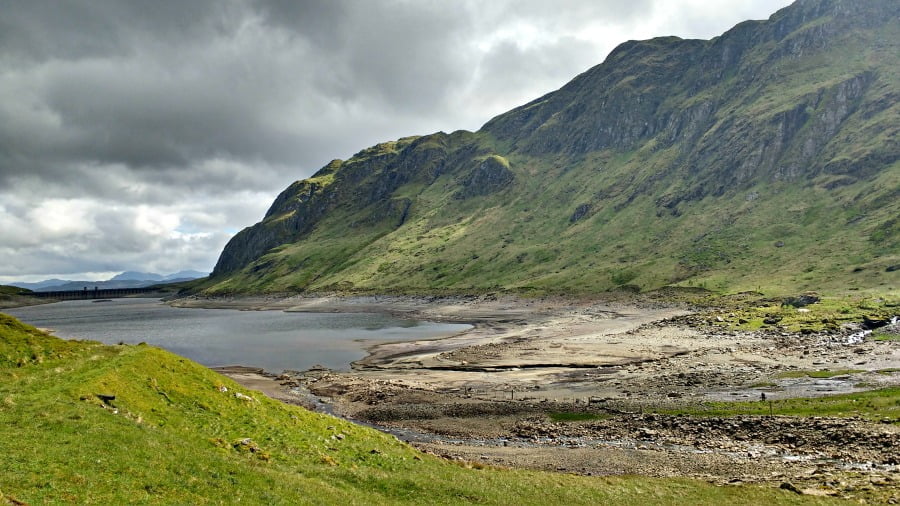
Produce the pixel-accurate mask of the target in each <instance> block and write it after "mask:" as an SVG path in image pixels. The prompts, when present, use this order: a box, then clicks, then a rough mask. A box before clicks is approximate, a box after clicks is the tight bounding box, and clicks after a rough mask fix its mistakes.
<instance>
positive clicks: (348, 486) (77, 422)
mask: <svg viewBox="0 0 900 506" xmlns="http://www.w3.org/2000/svg"><path fill="white" fill-rule="evenodd" d="M0 357H3V361H2V363H0V438H2V440H3V441H5V442H6V444H5V445H4V448H3V450H2V451H3V457H2V459H0V498H2V499H5V500H6V502H15V501H23V502H26V503H29V504H39V503H63V502H72V503H95V504H123V503H135V502H141V503H151V504H208V503H229V504H231V503H235V502H241V503H250V504H404V503H408V504H422V503H432V504H459V503H478V504H514V503H515V504H647V503H653V504H762V503H767V504H768V503H784V504H800V503H824V502H826V501H825V500H823V499H816V498H809V497H801V496H798V495H796V494H792V493H789V492H785V491H781V490H777V489H772V488H760V487H751V486H742V487H715V486H712V485H709V484H706V483H703V482H700V481H694V480H688V479H649V478H638V477H610V478H587V477H578V476H572V475H563V474H550V473H540V472H531V471H519V470H502V469H494V468H490V467H486V466H481V465H466V464H458V463H452V462H448V461H444V460H441V459H438V458H436V457H433V456H430V455H426V454H422V453H420V452H418V451H417V450H415V449H413V448H411V447H409V446H407V445H406V444H403V443H401V442H399V441H398V440H396V439H395V438H393V437H391V436H388V435H385V434H382V433H380V432H377V431H374V430H371V429H368V428H364V427H361V426H357V425H354V424H351V423H349V422H346V421H343V420H339V419H336V418H333V417H329V416H326V415H320V414H316V413H312V412H309V411H306V410H304V409H301V408H299V407H295V406H289V405H285V404H282V403H279V402H276V401H273V400H270V399H268V398H266V397H264V396H262V395H261V394H259V393H258V392H254V391H250V390H247V389H244V388H242V387H240V386H238V385H237V384H236V383H234V382H232V381H230V380H229V379H227V378H224V377H222V376H220V375H218V374H216V373H214V372H212V371H210V370H209V369H206V368H204V367H202V366H200V365H198V364H196V363H193V362H191V361H189V360H187V359H184V358H181V357H178V356H176V355H173V354H171V353H168V352H165V351H163V350H160V349H157V348H153V347H150V346H146V345H137V346H106V345H101V344H98V343H94V342H87V341H62V340H59V339H56V338H53V337H49V336H47V335H45V334H43V333H41V332H39V331H38V330H36V329H34V328H33V327H30V326H27V325H23V324H21V323H19V322H18V321H17V320H15V319H13V318H11V317H8V316H5V315H0ZM226 389H227V390H226ZM237 393H240V394H242V395H246V396H250V397H253V398H254V400H252V401H248V400H243V399H241V398H239V397H236V395H235V394H237ZM98 394H102V395H114V396H115V399H114V400H110V401H107V402H106V403H104V401H103V400H101V398H100V397H99V396H98ZM248 439H249V441H248ZM17 504H18V503H17Z"/></svg>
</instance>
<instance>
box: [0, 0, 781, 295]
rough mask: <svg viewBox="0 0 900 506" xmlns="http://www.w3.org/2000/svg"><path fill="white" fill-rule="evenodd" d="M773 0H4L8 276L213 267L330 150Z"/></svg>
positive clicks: (460, 124) (558, 80)
mask: <svg viewBox="0 0 900 506" xmlns="http://www.w3.org/2000/svg"><path fill="white" fill-rule="evenodd" d="M764 3H765V5H763V6H760V5H762V4H763V2H755V1H752V0H735V2H731V3H727V4H726V3H716V4H709V3H707V2H701V1H700V0H683V1H682V2H678V3H677V4H676V3H673V2H669V1H662V0H629V1H624V0H615V1H596V0H560V1H559V2H546V1H543V0H519V1H510V0H493V1H490V2H483V1H476V0H467V1H454V2H446V1H438V0H416V1H413V0H383V1H357V0H318V1H313V0H296V1H295V0H259V1H251V0H191V1H184V0H153V1H122V0H66V1H41V0H30V1H22V2H17V1H11V0H0V230H2V234H3V237H2V239H3V240H2V241H0V243H2V244H0V265H2V266H4V267H5V269H0V281H2V280H7V281H8V280H10V279H14V278H17V277H20V276H22V275H32V274H33V275H35V276H39V275H41V274H42V273H47V274H67V273H84V272H102V271H119V270H125V269H135V270H152V269H156V270H159V271H175V270H180V269H182V268H196V269H209V268H211V266H212V264H213V262H214V261H215V258H216V256H217V254H218V251H219V250H220V248H221V247H222V245H223V244H224V242H225V241H226V240H227V237H228V235H229V234H230V233H233V232H234V231H236V230H238V229H240V228H243V227H244V226H247V225H250V224H252V223H253V222H254V221H256V220H258V219H259V218H260V217H261V215H262V213H263V212H264V210H265V209H266V208H267V207H268V205H269V204H270V203H271V200H272V198H274V196H275V195H276V194H277V193H278V191H280V190H281V189H282V188H283V187H284V186H286V185H287V184H289V183H290V182H291V181H293V180H295V179H298V178H301V177H305V176H308V175H309V174H311V173H312V172H314V171H315V170H316V169H317V168H318V167H320V166H322V165H324V164H325V163H326V162H327V161H328V160H330V159H332V158H339V157H340V158H345V157H348V156H350V154H352V153H354V152H357V151H359V150H360V149H362V148H364V147H367V146H369V145H371V144H374V143H375V142H380V141H384V140H389V139H394V138H397V137H401V136H405V135H412V134H425V133H430V132H433V131H436V130H446V131H451V130H454V129H457V128H468V129H476V128H478V127H479V125H480V124H482V123H483V122H484V121H486V120H488V119H489V118H490V117H491V116H493V115H495V114H497V113H500V112H502V111H504V110H506V109H508V108H511V107H513V106H515V105H518V104H521V103H524V102H525V101H527V100H530V99H532V98H534V97H536V96H538V95H540V94H543V93H546V92H548V91H551V90H552V89H555V88H557V87H559V86H561V85H562V84H564V83H565V82H566V81H567V80H568V79H570V78H571V77H573V76H574V75H576V74H578V73H580V72H582V71H584V70H586V69H587V68H588V67H590V66H592V65H594V64H597V63H599V62H600V61H602V59H603V57H604V56H605V54H606V53H607V52H608V51H609V50H610V49H612V48H613V47H614V46H615V45H616V44H617V43H619V42H622V41H623V40H625V39H628V38H637V37H649V36H654V35H666V34H669V33H673V31H674V32H676V33H678V34H679V35H683V36H684V35H691V34H694V35H697V34H699V36H707V37H708V36H712V35H715V34H717V33H719V32H720V31H722V30H723V29H726V28H728V23H731V24H734V23H736V22H738V21H740V20H741V19H743V18H744V17H751V16H755V17H764V16H761V15H760V14H765V15H768V13H770V12H774V10H775V9H776V8H778V7H781V6H783V5H784V4H785V3H786V1H784V0H766V1H765V2H764ZM673 5H674V7H673ZM729 16H731V18H729ZM726 18H727V19H731V21H729V22H725V23H723V21H722V20H723V19H726ZM732 18H733V19H732ZM670 28H671V30H670Z"/></svg>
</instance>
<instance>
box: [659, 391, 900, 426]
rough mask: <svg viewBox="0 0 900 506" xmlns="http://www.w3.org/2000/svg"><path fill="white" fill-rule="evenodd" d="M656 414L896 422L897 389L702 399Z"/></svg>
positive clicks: (899, 419) (899, 396)
mask: <svg viewBox="0 0 900 506" xmlns="http://www.w3.org/2000/svg"><path fill="white" fill-rule="evenodd" d="M770 410H771V411H770ZM655 412H657V413H662V414H673V415H693V416H735V415H768V414H770V412H771V414H774V415H786V416H835V417H854V416H858V417H862V418H866V419H870V420H883V419H890V420H893V423H900V388H898V387H892V388H883V389H879V390H870V391H866V392H858V393H852V394H843V395H833V396H827V397H814V398H796V399H781V400H775V401H757V402H753V401H750V402H705V403H703V404H702V405H700V406H692V407H686V408H680V409H659V410H655Z"/></svg>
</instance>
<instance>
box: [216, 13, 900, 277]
mask: <svg viewBox="0 0 900 506" xmlns="http://www.w3.org/2000/svg"><path fill="white" fill-rule="evenodd" d="M898 19H900V4H898V3H897V2H895V1H892V0H867V1H866V2H856V1H842V0H800V1H798V2H796V3H794V4H793V5H791V6H790V7H787V8H785V9H782V10H781V11H779V12H777V13H775V14H774V15H773V16H772V17H771V18H770V19H769V20H767V21H748V22H745V23H741V24H739V25H737V26H736V27H734V28H733V29H732V30H729V31H728V32H726V33H725V34H723V35H722V36H720V37H717V38H715V39H712V40H709V41H701V40H682V39H678V38H675V37H661V38H656V39H652V40H648V41H629V42H626V43H624V44H622V45H620V46H619V47H618V48H616V49H615V50H614V51H613V52H612V53H611V54H610V55H609V56H608V57H607V59H606V61H604V62H603V63H602V64H600V65H598V66H596V67H594V68H592V69H590V70H588V71H587V72H585V73H583V74H581V75H580V76H578V77H576V78H575V79H573V80H572V81H571V82H570V83H569V84H567V85H566V86H564V87H563V88H561V89H560V90H558V91H556V92H553V93H550V94H548V95H546V96H544V97H541V98H539V99H537V100H534V101H532V102H530V103H528V104H525V105H523V106H521V107H518V108H516V109H514V110H512V111H510V112H508V113H506V114H503V115H500V116H498V117H496V118H494V119H492V120H491V121H489V122H488V123H487V124H486V125H485V126H484V127H483V128H482V129H481V130H480V131H479V132H475V133H471V132H454V133H453V134H445V133H437V134H433V135H428V136H423V137H414V138H412V137H411V138H406V139H401V140H398V141H396V142H389V143H384V144H380V145H378V146H375V147H372V148H369V149H366V150H364V151H361V152H360V153H357V154H356V155H354V157H352V158H351V159H350V160H347V161H334V162H332V163H331V164H329V165H328V166H326V167H324V168H323V169H322V170H321V171H319V172H318V173H317V174H316V175H315V176H313V177H312V178H310V179H308V180H304V181H299V182H297V183H294V184H293V185H291V187H289V188H288V189H286V190H285V191H284V192H283V193H282V194H281V195H279V196H278V198H277V199H276V201H275V203H274V204H273V205H272V207H271V209H270V210H269V212H268V213H267V214H266V216H265V218H264V219H263V221H262V222H260V223H258V224H256V225H254V226H252V227H249V228H247V229H245V230H243V231H242V232H240V233H239V234H238V235H236V236H235V237H234V238H233V239H232V241H231V242H230V243H229V244H228V246H227V247H226V248H225V250H224V252H223V253H222V256H221V258H220V260H219V263H218V264H217V266H216V268H215V271H214V273H213V276H214V278H215V280H216V282H215V283H214V284H213V285H211V286H210V289H211V290H213V291H215V290H223V291H225V290H245V289H246V290H279V289H292V290H303V289H322V288H328V287H331V286H338V285H339V286H341V287H343V288H347V287H355V288H359V289H371V290H381V289H399V290H417V291H420V290H431V289H436V288H447V289H451V290H459V291H465V290H472V289H496V288H510V289H516V290H527V289H532V288H536V289H547V288H548V287H551V286H552V287H559V288H560V289H568V290H583V291H592V290H603V289H610V288H615V287H616V286H623V285H626V284H627V285H635V286H637V287H640V288H651V287H656V286H661V285H665V284H668V283H678V282H681V283H685V282H687V283H692V282H694V281H696V282H697V283H711V284H715V285H716V286H722V287H725V288H728V287H746V286H751V285H753V284H756V285H757V286H758V285H759V284H764V283H762V282H761V281H760V277H761V276H763V275H766V276H770V275H771V276H772V277H773V279H776V280H779V281H777V284H778V285H779V286H782V285H791V286H793V285H815V284H816V283H820V282H829V281H828V280H838V281H835V282H841V283H847V282H851V281H852V282H856V283H862V284H871V283H878V282H884V278H885V277H886V276H895V275H894V274H886V273H885V271H884V269H883V267H885V266H890V265H893V264H895V263H897V260H898V258H897V255H898V250H900V243H898V224H897V219H896V216H897V215H898V214H900V208H898V204H897V202H898V201H900V198H898V197H900V194H898V192H900V190H898V187H900V174H898V172H900V166H898V160H900V146H898V138H900V135H898V134H900V132H898V130H900V106H898V97H900V84H898V76H900V72H898V70H897V69H898V68H900V58H898V54H900V21H898ZM354 237H355V239H354ZM776 243H780V244H782V245H787V248H788V249H784V248H783V247H779V248H778V249H776V250H773V249H772V247H773V246H772V245H773V244H776ZM829 250H831V251H843V254H835V253H833V252H831V251H829ZM804 259H805V260H804ZM850 263H852V264H853V265H852V266H851V265H850ZM772 266H774V270H773V269H772V268H771V267H772ZM798 270H799V272H795V271H798ZM847 272H856V273H859V272H863V273H864V274H862V275H858V276H856V277H846V279H845V276H844V274H846V273H847ZM890 272H895V271H890ZM876 273H878V274H876ZM848 276H849V275H848ZM890 279H893V278H890Z"/></svg>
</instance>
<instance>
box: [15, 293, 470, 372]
mask: <svg viewBox="0 0 900 506" xmlns="http://www.w3.org/2000/svg"><path fill="white" fill-rule="evenodd" d="M3 312H5V313H8V314H11V315H13V316H15V317H16V318H19V319H20V320H22V321H24V322H25V323H28V324H30V325H34V326H35V327H41V328H48V329H52V330H53V333H54V335H56V336H57V337H62V338H66V339H92V340H96V341H101V342H103V343H106V344H118V343H120V342H122V343H127V344H137V343H141V342H145V343H147V344H152V345H154V346H159V347H161V348H165V349H167V350H169V351H171V352H174V353H177V354H179V355H181V356H184V357H187V358H189V359H191V360H194V361H196V362H199V363H201V364H203V365H205V366H209V367H214V366H222V365H245V366H252V367H261V368H263V369H265V370H266V371H269V372H273V373H279V372H281V371H283V370H304V369H309V368H310V367H313V366H314V365H323V366H325V367H328V368H330V369H335V370H348V369H349V368H350V362H353V361H354V360H359V359H361V358H363V357H365V356H366V354H367V353H366V351H365V348H366V347H367V346H370V345H372V344H375V343H378V342H395V341H414V340H419V339H435V338H440V337H445V336H449V335H453V334H456V333H458V332H462V331H464V330H467V329H469V328H470V326H469V325H464V324H454V323H432V322H422V321H415V320H401V319H398V318H395V317H393V316H390V315H385V314H373V313H288V312H283V311H238V310H234V309H193V308H192V309H184V308H173V307H170V306H168V305H166V304H163V303H162V302H160V301H159V300H155V299H113V300H110V301H105V302H94V301H90V300H76V301H67V302H57V303H54V304H44V305H40V306H30V307H21V308H15V309H4V310H3Z"/></svg>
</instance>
